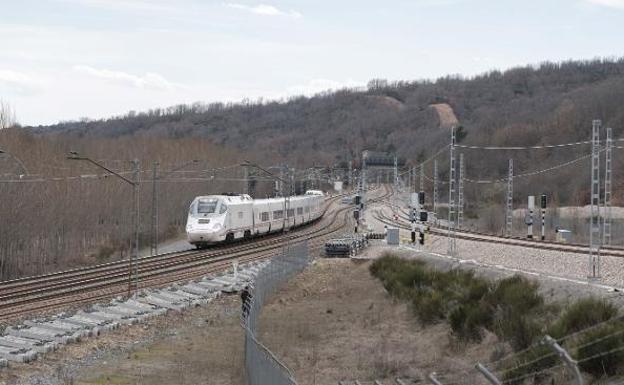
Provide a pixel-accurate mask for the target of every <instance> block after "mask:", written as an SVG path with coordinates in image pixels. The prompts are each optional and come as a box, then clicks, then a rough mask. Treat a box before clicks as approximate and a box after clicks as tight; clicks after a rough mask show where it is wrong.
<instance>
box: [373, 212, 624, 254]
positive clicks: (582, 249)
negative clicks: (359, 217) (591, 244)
mask: <svg viewBox="0 0 624 385" xmlns="http://www.w3.org/2000/svg"><path fill="white" fill-rule="evenodd" d="M373 217H374V218H375V219H377V220H378V221H380V222H382V223H385V224H387V225H391V226H398V227H399V228H402V229H406V230H410V229H411V226H410V222H409V220H408V218H407V217H406V216H405V215H404V214H400V213H399V221H398V222H397V221H395V220H394V219H393V218H391V217H389V216H388V215H387V214H385V213H384V212H383V211H382V210H379V209H378V210H376V211H375V212H374V214H373ZM430 233H431V234H434V235H438V236H446V235H447V229H446V228H445V227H431V228H430ZM455 234H456V235H455V238H456V239H463V240H469V241H476V242H486V243H495V244H502V245H509V246H520V247H528V248H532V249H540V250H550V251H560V252H567V253H577V254H587V253H588V252H589V249H588V247H587V246H586V245H579V244H561V243H556V242H550V241H538V240H534V241H530V240H526V239H522V238H507V237H500V236H496V235H490V234H483V233H478V232H470V231H464V230H461V231H459V230H457V231H456V233H455ZM600 254H601V255H603V256H611V257H620V258H622V257H624V249H621V248H617V247H604V248H602V249H601V252H600Z"/></svg>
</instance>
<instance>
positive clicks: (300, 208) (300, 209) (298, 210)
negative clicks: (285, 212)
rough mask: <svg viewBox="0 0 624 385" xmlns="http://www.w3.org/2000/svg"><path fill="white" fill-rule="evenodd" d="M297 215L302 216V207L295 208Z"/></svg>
mask: <svg viewBox="0 0 624 385" xmlns="http://www.w3.org/2000/svg"><path fill="white" fill-rule="evenodd" d="M297 215H303V207H297Z"/></svg>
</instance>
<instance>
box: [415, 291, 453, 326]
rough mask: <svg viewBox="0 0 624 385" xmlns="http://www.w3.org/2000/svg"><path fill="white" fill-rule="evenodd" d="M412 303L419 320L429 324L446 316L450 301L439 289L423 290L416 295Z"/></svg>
mask: <svg viewBox="0 0 624 385" xmlns="http://www.w3.org/2000/svg"><path fill="white" fill-rule="evenodd" d="M412 305H413V306H414V313H415V314H416V316H417V317H418V320H419V321H420V322H421V323H422V324H423V325H427V324H432V323H436V322H438V321H440V320H443V319H444V318H445V317H446V309H447V306H448V301H447V298H445V297H444V295H443V294H442V293H440V292H439V291H423V292H419V293H418V295H416V296H415V297H414V299H413V301H412Z"/></svg>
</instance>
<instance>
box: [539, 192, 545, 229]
mask: <svg viewBox="0 0 624 385" xmlns="http://www.w3.org/2000/svg"><path fill="white" fill-rule="evenodd" d="M540 206H541V209H542V241H543V240H544V239H546V237H545V232H546V230H545V228H546V194H542V195H541V197H540Z"/></svg>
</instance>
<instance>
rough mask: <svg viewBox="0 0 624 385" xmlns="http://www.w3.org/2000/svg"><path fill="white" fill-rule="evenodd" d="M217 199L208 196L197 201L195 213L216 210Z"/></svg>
mask: <svg viewBox="0 0 624 385" xmlns="http://www.w3.org/2000/svg"><path fill="white" fill-rule="evenodd" d="M217 203H219V200H218V199H214V198H208V199H200V200H198V201H197V214H214V213H216V212H217Z"/></svg>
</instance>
